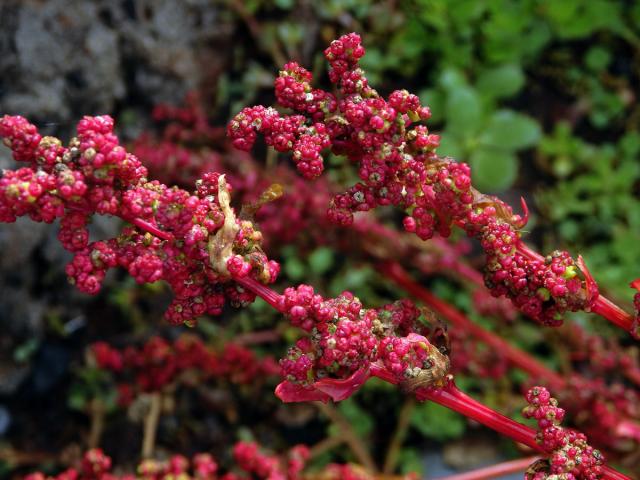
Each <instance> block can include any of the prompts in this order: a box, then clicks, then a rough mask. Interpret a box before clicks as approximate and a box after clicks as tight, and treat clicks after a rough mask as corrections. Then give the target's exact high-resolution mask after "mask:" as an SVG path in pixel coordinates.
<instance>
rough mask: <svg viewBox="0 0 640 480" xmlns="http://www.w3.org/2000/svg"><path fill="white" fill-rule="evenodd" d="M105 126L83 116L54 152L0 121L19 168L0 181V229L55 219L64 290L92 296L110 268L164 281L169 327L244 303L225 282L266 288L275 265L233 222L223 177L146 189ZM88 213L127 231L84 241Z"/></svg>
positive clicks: (16, 122)
mask: <svg viewBox="0 0 640 480" xmlns="http://www.w3.org/2000/svg"><path fill="white" fill-rule="evenodd" d="M113 128H114V124H113V120H112V119H111V118H110V117H108V116H102V117H85V118H84V119H82V120H81V121H80V122H79V124H78V136H77V138H73V139H72V140H71V141H70V143H69V146H68V147H63V146H62V143H61V142H60V141H59V140H58V139H56V138H53V137H42V136H41V135H40V134H39V133H38V131H37V129H36V127H35V126H34V125H32V124H30V123H29V122H27V121H26V120H25V119H24V118H22V117H19V116H13V117H12V116H5V117H3V118H2V119H0V137H2V138H4V143H5V144H6V145H7V146H8V147H9V148H11V149H12V151H13V155H14V158H15V159H16V160H17V161H19V162H24V163H27V164H28V166H27V167H24V168H20V169H19V170H16V171H4V172H3V175H2V177H1V178H0V222H13V221H15V220H16V218H17V217H21V216H25V215H28V216H30V217H31V218H32V219H33V220H34V221H39V222H47V223H51V222H53V221H54V220H56V219H58V218H59V219H60V227H61V228H60V234H59V239H60V241H61V243H62V245H63V246H64V248H66V249H67V250H69V251H71V252H73V253H74V254H75V256H74V258H73V260H72V261H71V263H70V264H69V265H68V266H67V268H66V272H67V275H68V276H69V279H70V281H71V282H72V283H74V284H76V285H77V287H78V288H79V289H80V290H82V291H84V292H86V293H90V294H95V293H97V292H98V291H99V290H100V287H101V285H102V282H103V280H104V277H105V274H106V272H107V271H108V270H109V269H111V268H114V267H116V266H120V267H123V268H125V269H127V270H128V271H129V273H130V274H131V275H132V276H133V277H134V278H135V280H136V281H137V282H139V283H150V282H156V281H158V280H165V281H166V282H167V283H169V285H170V286H171V288H172V290H173V292H174V294H175V298H174V300H173V302H172V303H171V305H170V306H169V308H168V310H167V313H166V317H167V319H168V320H169V321H170V322H172V323H176V324H179V323H184V322H187V323H190V322H193V321H194V320H195V319H196V318H197V317H199V316H201V315H204V314H219V313H220V312H221V310H222V307H223V305H224V302H225V299H230V300H231V302H232V303H234V304H246V303H248V302H250V301H252V300H253V299H254V295H253V294H251V293H249V292H247V291H245V290H244V289H242V288H241V287H240V286H239V285H237V284H236V283H235V282H233V281H231V276H232V275H233V276H235V277H237V278H238V277H246V276H251V277H252V278H254V279H255V280H258V281H259V282H262V283H271V282H273V281H275V279H276V276H277V275H278V272H279V266H278V264H277V263H275V262H273V261H269V260H268V259H267V257H266V255H265V254H264V252H263V251H262V248H261V241H262V235H261V233H260V232H259V231H257V230H255V228H254V226H253V224H252V223H251V222H250V221H242V220H239V219H237V218H236V217H235V214H234V211H233V209H232V207H231V206H230V204H229V202H230V195H229V192H230V187H229V185H228V184H227V182H226V180H225V177H224V176H223V175H220V174H218V173H206V174H204V175H203V178H202V179H201V180H199V181H198V182H197V183H196V188H195V190H194V191H193V192H188V191H186V190H183V189H181V188H178V187H168V186H166V185H164V184H162V183H160V182H158V181H148V180H147V178H146V176H147V170H146V168H145V167H144V166H143V165H142V164H141V162H140V161H139V160H138V159H137V157H135V156H134V155H132V154H130V153H127V152H126V150H125V149H124V148H123V147H122V146H120V145H119V143H118V139H117V137H116V136H115V135H114V133H113ZM94 215H113V216H118V217H120V218H122V219H124V220H125V221H127V222H130V223H131V224H132V226H130V227H126V228H124V229H123V231H122V232H121V234H120V235H118V236H117V237H115V238H110V239H107V240H100V241H94V242H90V241H89V230H88V228H87V227H88V224H89V222H90V221H91V219H92V217H93V216H94Z"/></svg>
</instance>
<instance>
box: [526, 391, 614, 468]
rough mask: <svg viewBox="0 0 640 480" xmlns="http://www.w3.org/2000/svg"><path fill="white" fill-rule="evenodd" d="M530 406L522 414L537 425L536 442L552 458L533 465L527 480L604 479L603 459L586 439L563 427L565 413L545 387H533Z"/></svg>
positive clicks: (529, 395) (530, 394)
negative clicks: (601, 477) (557, 479)
mask: <svg viewBox="0 0 640 480" xmlns="http://www.w3.org/2000/svg"><path fill="white" fill-rule="evenodd" d="M527 402H528V403H529V406H527V407H525V408H524V410H523V411H522V414H523V416H524V417H525V418H534V419H535V420H536V421H537V422H538V429H539V431H538V436H537V441H538V443H539V444H540V446H541V447H542V448H543V449H544V450H545V452H547V453H548V454H549V458H547V459H544V460H539V461H538V462H536V463H534V464H533V465H532V466H531V467H530V468H529V470H528V471H527V473H526V474H525V478H526V479H527V480H547V479H555V478H563V479H566V480H579V479H584V480H597V479H599V478H600V476H601V475H602V465H603V464H604V457H603V456H602V454H601V453H600V452H599V451H598V450H596V449H594V448H593V447H591V446H590V445H589V444H588V443H587V437H586V436H585V435H584V434H582V433H580V432H576V431H574V430H570V429H566V428H563V427H562V426H560V423H561V422H562V419H563V418H564V410H563V409H562V408H559V407H558V402H557V400H556V399H555V398H552V397H551V395H550V393H549V391H548V390H547V389H546V388H544V387H533V388H531V389H530V390H529V391H528V392H527Z"/></svg>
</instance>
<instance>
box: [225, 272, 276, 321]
mask: <svg viewBox="0 0 640 480" xmlns="http://www.w3.org/2000/svg"><path fill="white" fill-rule="evenodd" d="M233 279H234V280H235V281H236V282H238V283H239V284H240V285H242V286H243V287H244V288H246V289H247V290H250V291H252V292H253V293H255V294H256V295H257V296H259V297H260V298H262V299H263V300H264V301H265V302H267V303H268V304H269V305H271V306H272V307H273V308H275V309H276V310H277V311H279V312H280V313H284V312H283V311H282V310H281V309H280V306H279V304H280V302H279V299H280V297H281V295H280V294H279V293H278V292H276V291H275V290H272V289H271V288H269V287H267V286H266V285H263V284H261V283H260V282H258V281H257V280H254V279H253V278H251V277H234V278H233Z"/></svg>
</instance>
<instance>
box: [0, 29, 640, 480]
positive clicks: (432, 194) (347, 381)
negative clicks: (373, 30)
mask: <svg viewBox="0 0 640 480" xmlns="http://www.w3.org/2000/svg"><path fill="white" fill-rule="evenodd" d="M364 54H365V50H364V47H363V46H362V45H361V41H360V37H359V36H358V35H357V34H355V33H352V34H349V35H345V36H343V37H341V38H340V39H338V40H336V41H334V42H332V43H331V45H330V46H329V47H328V48H327V50H325V57H326V59H327V60H328V62H329V64H330V66H331V69H330V72H329V78H330V80H331V81H332V82H333V83H334V84H335V85H336V86H337V88H338V95H335V94H334V93H332V92H328V91H324V90H320V89H314V88H312V86H311V81H312V76H311V73H310V72H309V71H307V70H306V69H304V68H303V67H301V66H300V65H298V64H297V63H295V62H290V63H287V64H286V65H285V66H284V69H283V71H282V72H281V73H280V76H279V77H278V78H277V79H276V82H275V91H276V97H277V99H278V102H279V103H280V105H282V106H283V107H285V108H289V109H292V110H294V111H295V112H297V113H296V114H292V115H283V114H280V113H279V112H278V111H277V110H276V109H274V108H272V107H269V108H266V107H263V106H256V107H249V108H245V109H244V110H242V111H241V112H240V113H239V114H237V115H236V116H235V117H234V118H233V119H232V120H231V122H230V123H229V125H228V128H227V132H228V135H229V137H230V138H231V139H232V142H233V145H234V146H235V147H237V148H239V149H243V150H249V149H250V148H252V146H253V145H254V143H255V141H256V139H257V134H258V133H260V134H262V135H263V136H264V138H265V142H266V143H267V145H269V146H272V147H273V148H274V149H276V150H277V151H279V152H290V153H291V157H292V159H293V162H294V163H295V165H296V168H297V169H298V171H299V172H300V174H301V175H302V176H303V177H304V178H305V179H307V180H314V179H316V178H317V177H318V176H319V175H320V174H321V173H322V171H323V169H324V162H323V157H322V153H323V151H324V150H326V149H329V148H330V149H331V150H332V152H333V153H334V154H336V155H340V156H345V157H347V159H348V160H349V161H350V162H351V163H353V164H355V165H356V166H357V170H358V176H359V178H360V181H358V182H357V183H355V184H354V185H352V186H351V187H349V188H348V189H346V190H345V191H343V192H341V193H338V194H336V195H334V196H333V198H332V199H331V200H330V203H329V205H328V218H329V220H330V221H332V222H334V223H337V224H339V225H342V226H345V227H348V226H351V225H353V224H354V223H357V221H356V216H357V215H358V214H359V213H360V212H366V211H370V210H372V209H374V208H376V207H379V206H388V205H393V206H396V207H399V208H400V209H402V210H404V211H405V213H406V215H405V217H404V219H403V222H402V223H403V226H404V229H405V230H406V231H407V232H409V233H410V234H415V235H417V237H418V238H419V239H420V240H423V241H426V240H431V239H432V238H433V237H434V236H435V235H439V236H440V237H448V236H449V235H450V234H451V232H452V229H453V227H455V226H457V227H459V228H461V229H462V230H464V231H465V232H466V233H467V234H468V235H469V236H470V237H474V238H475V239H477V240H478V242H479V244H480V246H481V247H482V249H483V251H484V253H485V255H486V265H485V269H484V282H485V284H486V286H487V287H488V288H489V290H490V291H491V293H492V294H493V295H494V296H496V297H499V296H505V297H507V298H509V299H510V300H511V301H512V303H513V305H514V306H515V307H517V308H518V309H519V310H521V311H522V312H523V313H524V314H526V315H527V316H529V317H531V318H533V319H534V320H536V321H537V322H539V323H540V324H542V325H545V326H558V325H560V324H561V323H562V320H563V317H564V314H565V313H566V312H570V311H593V312H595V313H598V314H600V315H602V316H603V317H604V318H606V319H607V320H609V321H610V322H612V323H614V324H616V325H618V326H620V327H623V328H625V329H627V330H629V331H630V333H631V334H632V335H634V336H637V335H638V323H639V316H638V312H637V311H636V312H635V313H634V314H629V313H627V312H625V311H624V310H622V309H621V308H619V307H617V306H616V305H614V304H613V303H612V302H610V301H609V300H608V299H606V298H605V297H604V296H602V295H601V294H600V293H599V290H598V287H597V284H596V282H595V280H594V279H593V278H592V276H591V274H590V273H589V271H588V269H587V268H586V266H585V264H584V261H583V260H582V259H581V258H580V257H578V258H577V259H573V258H572V257H571V256H570V255H569V254H568V253H567V252H562V251H555V252H553V253H552V254H550V255H547V256H542V255H539V254H537V253H536V252H534V251H532V250H531V249H530V248H529V247H527V246H526V245H525V244H524V243H523V241H522V240H521V230H522V229H523V227H524V226H525V225H526V223H527V218H528V212H527V207H526V204H525V203H524V201H523V202H522V209H523V215H517V214H514V212H513V210H512V208H511V207H510V206H509V205H507V204H506V203H504V202H503V201H501V200H500V199H498V198H496V197H493V196H489V195H484V194H482V193H481V192H479V191H478V190H476V189H475V188H474V187H473V186H472V183H471V178H472V176H471V169H470V167H469V166H468V165H466V164H464V163H458V162H456V161H455V160H453V159H451V158H449V157H444V158H441V157H439V156H438V154H437V151H436V150H437V147H438V144H439V137H438V135H434V134H432V133H430V132H429V131H428V129H427V127H426V126H425V125H423V124H422V123H421V122H423V121H425V120H428V119H429V117H430V110H429V108H428V107H425V106H423V105H421V103H420V101H419V99H418V97H417V96H415V95H413V94H410V93H409V92H407V91H405V90H397V91H394V92H392V93H391V94H390V95H389V96H388V98H387V99H385V98H383V97H382V96H380V95H379V94H378V93H377V92H376V91H375V90H374V89H373V88H372V87H371V86H370V85H369V84H368V80H367V78H366V76H365V74H364V71H363V70H362V69H361V68H360V66H359V61H360V59H361V58H362V56H363V55H364ZM113 130H114V124H113V121H112V119H111V118H110V117H107V116H101V117H85V118H84V119H83V120H81V121H80V122H79V124H78V136H77V138H73V139H72V140H71V141H70V142H69V144H68V146H63V144H62V142H61V141H60V140H58V139H57V138H53V137H42V136H41V135H40V134H39V133H38V131H37V129H36V127H35V126H34V125H32V124H30V123H29V122H28V121H27V120H26V119H24V118H22V117H19V116H5V117H4V118H2V119H1V120H0V137H2V138H3V139H4V141H5V144H6V145H7V146H8V147H9V148H11V150H12V151H13V154H14V158H15V160H16V161H18V162H24V163H25V164H26V165H27V166H26V167H23V168H20V169H19V170H16V171H8V172H4V174H3V176H2V178H1V179H0V221H3V222H13V221H15V220H16V218H17V217H21V216H29V217H30V218H31V219H32V220H34V221H39V222H46V223H51V222H53V221H54V220H56V219H60V225H61V229H60V233H59V236H58V237H59V240H60V242H61V243H62V245H63V246H64V248H66V249H67V250H69V251H70V252H72V253H74V258H73V260H72V261H71V263H69V265H68V266H67V268H66V272H67V274H68V276H69V278H70V280H71V282H72V283H74V284H75V285H77V286H78V288H79V289H80V290H82V291H84V292H86V293H90V294H95V293H97V292H98V291H99V290H100V287H101V284H102V281H103V280H104V277H105V274H106V272H107V270H109V269H111V268H114V267H116V266H120V267H123V268H124V269H126V270H127V271H128V272H129V274H130V275H131V276H132V277H133V278H134V279H135V280H136V281H137V282H138V283H153V282H156V281H159V280H165V281H166V282H167V283H168V284H169V285H170V286H171V288H172V290H173V292H174V300H173V302H172V303H171V305H170V306H169V308H168V310H167V312H166V314H165V316H166V318H167V320H169V321H170V322H171V323H174V324H182V323H184V324H187V325H193V324H194V322H195V321H196V319H197V318H198V317H200V316H202V315H204V314H210V315H217V314H220V313H221V312H222V309H223V306H224V303H225V301H229V303H231V304H232V305H235V306H246V305H247V304H249V303H251V302H253V300H254V299H255V298H256V297H257V296H259V297H261V298H262V299H263V300H264V301H265V302H266V303H267V304H268V305H270V306H271V307H273V308H274V309H275V310H276V311H278V312H280V313H282V314H283V315H284V316H285V317H286V318H287V319H288V320H289V322H290V324H291V325H292V326H293V327H297V328H298V329H300V330H301V331H302V332H304V336H302V337H301V338H299V339H298V340H297V341H296V342H295V344H294V345H293V346H291V347H290V348H289V350H288V352H287V354H286V356H285V357H284V358H282V360H281V361H280V370H281V375H282V377H283V378H282V381H281V383H280V384H279V385H278V387H277V388H276V395H277V396H278V397H279V398H280V399H282V400H283V401H285V402H305V401H321V402H328V401H334V402H338V401H342V400H345V399H347V398H348V397H350V396H351V395H352V394H354V393H355V392H356V391H357V390H359V389H360V388H361V387H362V385H363V384H365V382H367V380H368V379H369V378H371V377H377V378H379V379H382V380H383V381H385V382H387V383H390V384H392V385H397V386H398V387H399V388H400V389H401V390H402V391H403V392H405V393H406V394H407V395H412V396H414V397H415V398H416V399H417V400H419V401H426V400H429V401H433V402H436V403H439V404H441V405H444V406H446V407H448V408H451V409H452V410H454V411H457V412H459V413H461V414H463V415H465V416H467V417H469V418H471V419H473V420H476V421H478V422H480V423H483V424H485V425H487V426H489V427H490V428H493V429H494V430H496V431H497V432H499V433H501V434H503V435H506V436H508V437H510V438H512V439H514V440H516V441H518V442H520V443H523V444H525V445H527V446H529V447H530V448H532V449H534V450H536V451H538V452H540V453H541V454H542V455H543V457H544V458H543V459H542V460H539V461H536V462H535V464H534V465H533V466H532V467H531V469H530V473H528V474H527V478H530V479H535V480H538V479H543V478H567V479H572V478H584V479H589V480H591V479H596V478H626V477H625V476H624V475H622V474H620V473H619V472H617V471H616V470H614V469H613V468H611V467H609V466H606V465H605V463H604V458H603V455H602V454H601V453H600V452H599V451H598V450H596V449H594V448H593V447H591V446H590V445H589V444H588V443H587V439H586V436H585V435H584V434H582V433H577V432H574V431H571V430H565V429H563V428H562V427H560V425H559V422H560V421H561V419H562V416H563V411H562V410H560V409H559V408H558V407H557V403H556V401H555V400H552V399H551V398H550V395H549V394H548V392H547V390H546V389H544V388H542V387H535V388H533V389H531V390H530V391H529V393H528V395H527V401H528V402H529V404H530V407H527V408H526V409H525V411H524V415H525V417H530V418H535V419H536V420H537V421H538V427H539V432H538V434H536V432H535V431H534V430H532V429H530V428H528V427H526V426H524V425H522V424H520V423H518V422H515V421H513V420H511V419H509V418H507V417H504V416H502V415H501V414H499V413H497V412H495V411H493V410H491V409H489V408H488V407H486V406H484V405H482V404H480V403H479V402H477V401H475V400H473V399H472V398H470V397H468V396H467V395H466V394H464V393H463V392H462V391H460V390H459V389H458V388H457V387H456V385H455V382H454V379H453V375H452V374H451V361H450V359H449V353H450V352H449V349H448V343H447V334H446V333H445V332H444V331H443V329H442V328H440V327H439V326H438V324H437V323H436V322H434V318H433V314H432V312H431V311H430V310H420V309H418V308H416V307H415V306H414V305H413V304H412V303H411V302H409V301H399V302H395V303H393V304H390V305H386V306H383V307H380V308H367V307H365V306H364V305H363V304H362V303H361V302H360V300H359V299H358V298H357V297H356V296H355V295H354V294H352V293H350V292H343V293H342V294H340V295H338V296H337V297H335V298H324V297H323V296H321V295H320V294H318V293H316V291H315V290H314V288H313V287H311V286H309V285H298V286H296V287H288V288H286V289H285V290H284V292H283V293H282V294H279V293H277V292H276V291H274V290H272V289H271V288H270V287H269V286H268V285H269V284H272V283H274V282H275V281H276V279H277V277H278V274H279V269H280V267H279V265H278V263H277V262H275V261H274V260H270V259H269V258H268V257H267V255H266V254H265V252H264V250H263V246H262V244H263V233H261V231H260V229H259V227H258V225H257V224H256V223H255V222H254V221H253V220H252V218H251V215H243V214H242V212H241V213H240V214H237V213H236V211H235V210H234V208H233V207H232V204H231V193H232V192H233V189H232V186H231V185H230V184H229V183H228V182H227V179H226V177H225V175H224V174H223V173H221V172H206V173H203V176H202V178H201V179H199V180H198V181H197V182H196V184H195V188H194V189H193V190H191V191H188V190H186V189H183V188H180V187H177V186H174V187H171V186H168V185H166V184H163V183H161V182H159V181H157V180H149V179H148V178H147V176H148V171H147V169H146V168H145V167H144V166H143V164H142V163H141V161H140V160H139V159H138V158H137V157H136V156H135V155H133V154H131V153H129V152H127V151H126V150H125V148H124V147H122V146H121V145H120V144H119V141H118V138H117V137H116V136H115V135H114V133H113ZM259 207H260V204H258V205H257V208H259ZM94 215H111V216H117V217H120V218H121V219H122V220H124V221H125V222H127V223H128V224H129V225H128V226H126V227H124V228H123V230H122V232H121V233H120V234H119V235H117V236H115V237H113V238H109V239H107V240H102V241H94V242H90V241H89V231H88V229H87V225H88V223H89V221H90V220H91V218H92V217H93V216H94ZM358 228H363V227H362V226H359V227H358ZM381 271H382V272H383V273H387V274H388V275H389V276H390V277H394V276H395V277H396V278H402V275H401V273H400V272H399V271H398V268H397V266H396V265H394V264H393V263H386V264H384V266H383V267H382V268H381ZM405 285H407V286H409V285H411V284H410V282H405ZM414 290H415V289H414ZM639 295H640V294H636V297H635V299H636V302H635V303H636V307H637V306H638V304H639V303H640V300H639V298H640V297H639ZM462 322H464V321H462ZM462 322H459V323H462ZM491 341H493V342H495V339H494V340H491ZM157 346H158V345H156V347H157ZM160 347H162V345H160ZM152 350H153V352H151V353H149V357H150V358H152V357H154V356H155V355H156V354H157V353H158V351H159V352H160V353H162V352H163V351H164V352H165V353H166V349H163V348H160V349H157V348H155V347H154V348H152ZM95 353H98V354H99V355H98V357H97V358H99V359H100V361H101V362H102V363H103V364H104V366H109V368H112V369H114V370H118V369H119V364H118V361H117V355H115V354H113V352H110V351H108V350H107V349H105V348H104V347H100V348H99V349H98V350H96V351H95ZM515 356H516V355H515V354H514V353H513V351H512V353H511V357H515ZM161 357H162V359H163V362H164V360H167V361H168V360H169V358H168V357H167V358H165V357H166V355H164V354H163V355H161ZM146 360H147V358H146V357H144V358H143V359H142V362H139V363H140V365H138V366H139V367H145V362H146ZM520 361H521V363H522V364H524V365H527V366H528V367H529V368H532V369H533V370H536V371H537V373H538V374H540V373H542V375H541V376H543V377H545V373H546V372H544V370H541V369H539V368H536V367H535V363H534V362H533V361H532V360H522V357H520ZM163 362H161V363H160V364H159V365H161V367H160V368H159V369H158V364H156V365H152V366H151V367H152V368H151V372H153V373H152V375H150V376H149V375H144V376H143V377H141V378H143V379H144V380H145V382H148V381H151V382H152V384H148V383H144V384H143V389H151V390H154V389H156V390H157V389H158V388H160V387H161V385H164V384H166V383H167V382H170V381H172V379H173V376H174V375H175V374H176V373H177V371H178V368H177V367H176V365H175V364H174V363H172V362H170V361H168V363H166V364H165V363H163ZM546 377H547V378H549V379H555V380H556V383H560V381H558V379H557V376H555V375H553V374H551V375H549V374H548V373H547V374H546ZM616 421H617V420H616ZM615 425H619V423H616V424H615ZM626 425H627V428H637V427H635V426H634V425H631V426H629V424H626ZM558 475H562V477H558Z"/></svg>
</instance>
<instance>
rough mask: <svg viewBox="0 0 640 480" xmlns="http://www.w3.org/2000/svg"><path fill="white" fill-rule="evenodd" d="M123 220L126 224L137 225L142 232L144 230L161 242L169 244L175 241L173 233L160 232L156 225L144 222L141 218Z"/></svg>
mask: <svg viewBox="0 0 640 480" xmlns="http://www.w3.org/2000/svg"><path fill="white" fill-rule="evenodd" d="M121 218H122V219H123V220H124V221H125V222H129V223H130V224H132V225H135V226H136V227H138V228H139V229H140V230H144V231H145V232H148V233H150V234H151V235H153V236H154V237H158V238H159V239H160V240H166V241H168V242H171V241H173V239H174V236H173V235H172V234H171V233H169V232H165V231H164V230H160V229H159V228H158V227H157V226H156V225H154V224H152V223H150V222H147V221H146V220H142V219H141V218H134V219H130V218H125V217H121Z"/></svg>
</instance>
